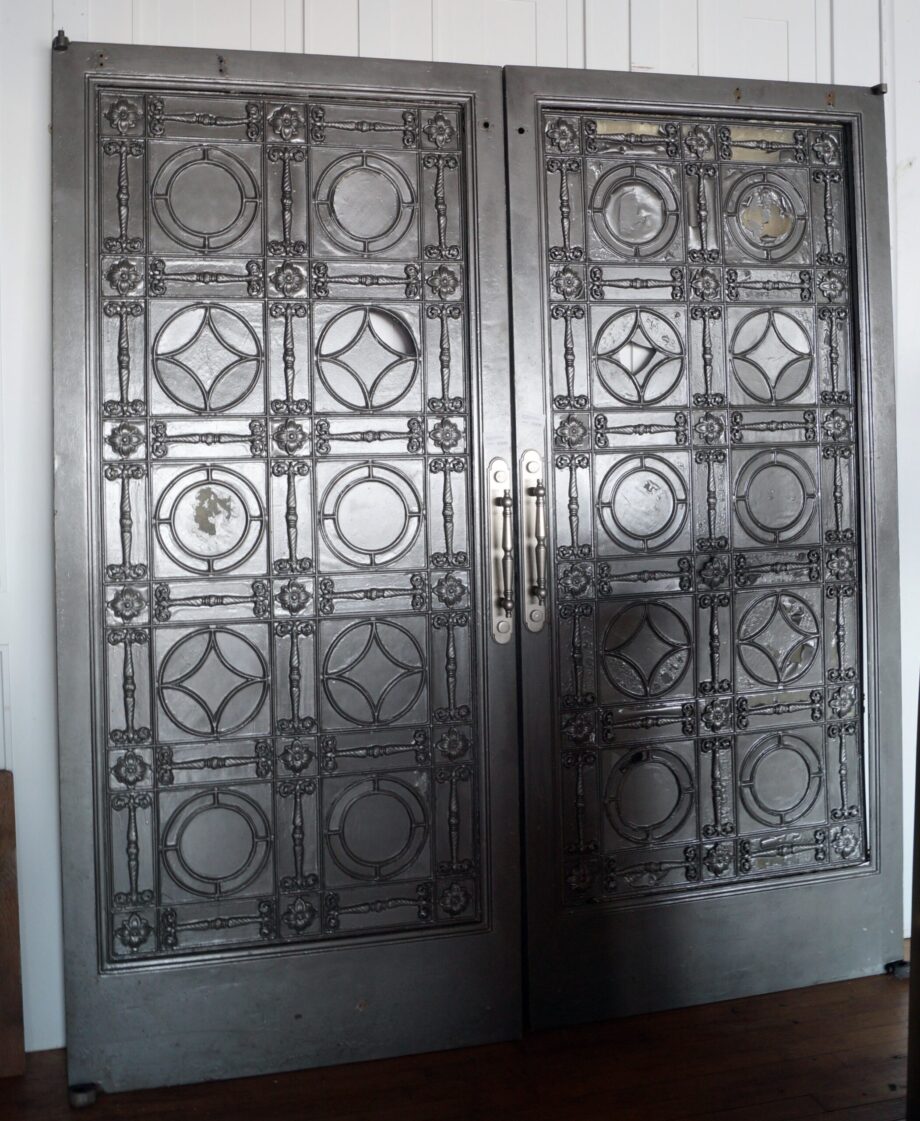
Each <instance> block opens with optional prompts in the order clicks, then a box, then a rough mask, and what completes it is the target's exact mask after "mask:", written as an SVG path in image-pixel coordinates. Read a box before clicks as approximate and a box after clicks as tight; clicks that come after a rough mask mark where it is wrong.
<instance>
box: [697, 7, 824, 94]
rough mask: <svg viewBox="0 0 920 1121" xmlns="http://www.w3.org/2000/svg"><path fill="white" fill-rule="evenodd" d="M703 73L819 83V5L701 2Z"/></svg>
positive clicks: (700, 26)
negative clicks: (816, 30)
mask: <svg viewBox="0 0 920 1121" xmlns="http://www.w3.org/2000/svg"><path fill="white" fill-rule="evenodd" d="M699 42H700V73H701V74H713V75H725V76H726V77H731V78H735V77H737V78H763V79H767V80H777V81H793V82H813V81H814V80H815V0H773V3H771V4H770V5H769V7H764V5H763V4H762V3H760V0H700V23H699Z"/></svg>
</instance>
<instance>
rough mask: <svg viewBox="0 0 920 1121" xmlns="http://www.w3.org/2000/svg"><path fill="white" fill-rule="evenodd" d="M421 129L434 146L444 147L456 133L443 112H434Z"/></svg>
mask: <svg viewBox="0 0 920 1121" xmlns="http://www.w3.org/2000/svg"><path fill="white" fill-rule="evenodd" d="M422 131H423V132H424V133H425V135H426V136H427V137H428V141H429V143H430V144H433V145H434V146H435V147H436V148H446V147H447V145H448V144H450V143H451V142H452V141H453V139H454V136H455V135H456V133H457V130H456V129H455V128H454V126H453V124H451V121H450V118H449V117H445V116H444V114H443V113H435V115H434V116H433V117H432V118H431V120H430V121H429V122H428V124H426V125H425V127H424V129H422Z"/></svg>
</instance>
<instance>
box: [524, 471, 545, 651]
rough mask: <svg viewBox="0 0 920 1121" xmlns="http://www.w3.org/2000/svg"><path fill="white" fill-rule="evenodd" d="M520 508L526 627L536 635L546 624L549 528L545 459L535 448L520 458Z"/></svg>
mask: <svg viewBox="0 0 920 1121" xmlns="http://www.w3.org/2000/svg"><path fill="white" fill-rule="evenodd" d="M521 507H522V509H521V542H522V545H523V549H524V586H523V588H522V589H521V610H522V612H523V616H524V626H525V627H526V628H527V629H528V630H529V631H533V632H534V633H537V632H539V631H542V630H543V627H544V626H545V624H546V597H547V575H546V561H547V529H546V484H545V482H544V476H543V457H542V456H541V455H540V453H539V452H536V451H534V450H533V449H528V450H527V451H525V452H524V453H523V454H522V455H521Z"/></svg>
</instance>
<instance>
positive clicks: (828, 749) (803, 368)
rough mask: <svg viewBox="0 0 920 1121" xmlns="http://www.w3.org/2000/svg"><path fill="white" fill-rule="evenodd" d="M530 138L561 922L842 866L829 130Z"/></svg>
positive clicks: (840, 258) (842, 589)
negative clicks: (537, 229) (597, 907)
mask: <svg viewBox="0 0 920 1121" xmlns="http://www.w3.org/2000/svg"><path fill="white" fill-rule="evenodd" d="M542 124H543V157H542V159H543V167H544V175H543V188H542V192H543V211H544V217H545V242H544V244H545V247H546V248H545V270H546V272H545V283H546V300H547V313H548V323H549V329H550V347H551V361H552V386H551V388H550V394H551V397H552V401H551V410H552V418H553V419H552V430H553V433H552V440H553V448H554V471H553V472H552V475H553V476H554V479H553V484H554V485H553V491H552V496H551V501H552V502H553V503H554V505H555V533H556V548H555V555H554V558H553V559H554V564H555V573H554V576H555V594H556V605H555V620H554V627H555V633H556V643H555V673H556V680H557V689H556V695H557V698H558V704H557V720H558V722H559V723H558V728H559V741H558V745H557V746H558V770H557V783H558V804H559V806H560V813H561V834H562V845H563V848H564V852H563V854H562V860H563V865H564V883H563V884H561V885H560V891H561V893H562V897H563V898H564V901H565V905H566V906H578V905H582V904H586V903H595V904H596V903H605V904H609V905H615V904H616V903H617V901H619V900H624V901H626V902H634V901H635V900H636V898H637V897H638V898H645V897H649V896H657V895H659V894H660V895H666V894H673V893H681V892H688V891H693V892H698V891H700V890H706V889H707V888H711V887H714V886H718V885H724V884H731V883H739V882H747V881H754V880H758V879H764V878H773V877H777V876H785V875H790V874H800V873H809V874H816V873H820V872H822V871H825V870H829V869H833V870H835V871H837V872H839V871H840V868H841V866H842V865H852V866H856V865H859V864H860V863H863V862H864V861H865V860H866V859H867V852H866V828H865V804H864V794H863V791H864V775H863V761H862V747H861V705H862V702H861V695H860V683H859V671H860V665H861V648H860V635H859V626H860V595H859V549H860V542H859V526H858V505H857V487H856V474H855V464H856V459H855V455H856V448H855V434H856V428H857V423H856V422H857V417H856V409H857V395H856V392H855V386H854V376H855V375H854V364H853V346H852V336H851V305H850V296H851V278H850V270H849V258H848V251H849V242H848V223H847V213H846V209H847V191H848V188H847V176H848V166H847V153H846V149H845V145H844V139H843V135H842V131H841V130H840V129H839V128H835V127H824V126H816V125H812V124H809V123H807V122H806V123H802V124H800V125H798V124H792V123H790V124H788V125H787V124H763V125H761V124H757V123H748V122H741V121H738V120H737V119H719V118H718V117H700V118H693V119H688V118H678V117H674V118H673V119H671V118H669V119H652V118H642V117H639V116H635V115H614V114H604V115H600V116H598V115H596V114H595V113H588V112H576V111H572V110H570V109H568V108H566V109H564V110H550V111H547V112H545V114H544V117H543V122H542Z"/></svg>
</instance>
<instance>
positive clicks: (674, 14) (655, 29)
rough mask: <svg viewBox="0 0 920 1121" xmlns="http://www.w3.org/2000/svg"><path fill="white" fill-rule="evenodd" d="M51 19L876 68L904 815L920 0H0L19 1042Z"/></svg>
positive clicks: (547, 58) (692, 61) (48, 678)
mask: <svg viewBox="0 0 920 1121" xmlns="http://www.w3.org/2000/svg"><path fill="white" fill-rule="evenodd" d="M58 27H63V28H65V29H66V31H67V34H68V35H69V36H70V37H71V38H72V39H91V40H99V41H108V42H124V43H149V44H161V45H177V46H178V45H181V46H198V47H213V48H216V49H225V50H245V49H253V50H280V51H291V52H295V53H297V52H314V53H324V54H340V55H364V56H386V57H393V58H415V59H436V60H444V61H462V62H479V63H491V64H495V65H502V64H525V65H533V64H537V65H541V66H572V67H584V66H588V67H596V68H600V69H613V70H627V69H633V70H646V71H660V72H671V73H683V74H722V75H729V76H737V77H739V78H745V77H746V78H763V79H779V80H793V81H805V82H821V83H833V82H837V83H847V84H859V85H873V84H875V83H876V82H878V81H880V80H885V81H887V82H888V84H889V93H888V96H887V101H886V104H887V109H888V122H889V123H888V133H889V138H888V139H889V180H890V184H891V190H892V206H893V209H892V220H893V225H892V230H893V237H894V240H895V255H894V271H895V281H896V293H897V295H896V309H895V310H896V321H897V356H898V409H899V416H900V421H901V424H900V433H901V438H900V441H899V461H900V473H901V476H900V477H901V485H900V503H901V557H902V592H901V595H902V611H903V620H904V625H903V682H904V749H905V767H904V780H905V782H904V801H905V809H906V811H907V813H906V822H907V825H908V828H909V826H910V822H911V820H912V816H911V815H912V808H913V796H912V795H913V776H914V746H915V731H916V704H915V699H916V693H917V677H918V670H920V518H918V517H916V515H915V508H916V503H917V499H916V497H915V491H914V484H915V482H916V480H917V479H918V478H920V440H917V439H916V429H917V426H918V424H920V332H918V331H917V330H916V327H915V324H916V320H917V312H916V308H917V306H918V304H920V278H918V273H917V266H916V262H917V261H918V260H920V221H918V220H917V216H918V214H920V71H918V69H917V67H916V59H917V58H918V57H920V5H918V4H917V3H916V0H772V2H771V4H770V5H764V4H762V3H761V2H760V0H0V218H2V223H0V432H2V441H3V442H2V457H3V459H2V464H3V467H2V469H3V477H2V487H0V764H5V765H6V766H8V767H11V768H12V769H13V770H14V771H15V776H16V799H17V807H16V810H17V812H16V817H17V825H18V856H19V876H20V885H21V887H20V892H21V899H20V903H21V922H22V947H23V988H24V994H25V1015H26V1043H27V1046H28V1048H29V1049H30V1050H37V1049H41V1048H46V1047H58V1046H61V1045H62V1044H63V1042H64V1019H63V996H62V958H61V908H60V892H59V877H60V864H59V859H58V846H59V838H58V804H57V778H56V748H55V689H54V617H53V602H54V599H53V579H52V556H53V553H52V517H51V515H52V509H51V501H52V499H51V468H52V451H51V392H50V385H51V364H50V343H49V306H48V292H49V285H48V277H49V272H50V233H49V231H50V225H49V215H50V197H49V173H50V152H49V144H48V128H49V121H50V91H49V79H48V71H49V50H48V48H49V45H50V41H51V37H52V34H53V33H54V31H55V30H56V29H57V28H58ZM899 219H900V220H899ZM907 855H908V858H909V856H910V847H909V845H908V847H907ZM907 890H908V884H907V882H905V891H907Z"/></svg>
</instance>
